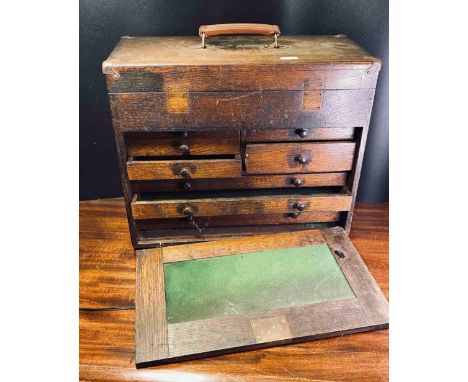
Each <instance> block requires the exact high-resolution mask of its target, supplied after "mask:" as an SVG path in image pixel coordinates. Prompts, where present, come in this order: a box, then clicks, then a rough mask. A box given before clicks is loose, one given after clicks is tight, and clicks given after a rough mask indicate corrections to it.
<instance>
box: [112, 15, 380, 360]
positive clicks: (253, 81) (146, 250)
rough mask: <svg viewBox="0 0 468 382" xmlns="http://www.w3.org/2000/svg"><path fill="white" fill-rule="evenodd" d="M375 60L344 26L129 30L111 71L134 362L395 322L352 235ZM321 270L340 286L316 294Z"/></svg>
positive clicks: (324, 281) (322, 282)
mask: <svg viewBox="0 0 468 382" xmlns="http://www.w3.org/2000/svg"><path fill="white" fill-rule="evenodd" d="M247 35H248V36H247ZM380 66H381V64H380V60H379V59H377V58H375V57H372V56H371V55H369V54H368V53H367V52H365V51H364V50H363V49H361V48H360V47H359V46H358V45H356V44H355V43H353V42H352V41H351V40H349V39H348V38H347V37H346V36H343V35H337V36H280V31H279V28H278V27H277V26H271V25H264V24H223V25H211V26H202V27H200V36H193V37H122V39H121V40H120V42H119V43H118V45H117V46H116V48H115V49H114V51H113V52H112V53H111V55H110V56H109V58H108V59H107V60H106V61H105V62H104V63H103V72H104V74H105V77H106V81H107V88H108V91H109V99H110V105H111V110H112V117H113V125H114V129H115V139H116V143H117V150H118V156H119V160H120V166H121V172H122V182H123V189H124V196H125V203H126V208H127V214H128V221H129V226H130V232H131V238H132V243H133V245H134V247H135V248H136V249H137V280H138V281H137V322H136V346H137V352H136V363H137V365H139V366H144V365H147V364H152V363H158V362H172V361H177V360H183V359H186V358H190V357H201V356H206V355H212V354H218V353H224V352H229V351H235V350H244V349H248V348H255V347H262V346H266V345H272V344H283V343H288V342H293V341H299V340H305V339H311V338H322V337H326V336H329V335H333V334H337V333H338V334H341V333H347V332H353V331H359V330H370V329H373V328H380V327H385V326H386V325H387V324H388V312H387V309H388V307H387V301H386V300H385V298H384V297H383V295H382V293H381V292H380V289H379V288H378V286H377V285H376V283H375V281H374V280H373V279H372V276H371V275H370V274H369V272H368V271H367V268H366V266H365V264H364V263H363V262H362V260H361V259H360V257H359V254H357V252H356V251H355V249H354V247H353V246H352V244H351V243H350V241H349V239H348V237H347V233H348V232H349V230H350V227H351V222H352V215H353V208H354V203H355V199H356V193H357V188H358V184H359V176H360V172H361V165H362V159H363V155H364V149H365V145H366V137H367V132H368V127H369V119H370V115H371V110H372V103H373V98H374V92H375V87H376V82H377V77H378V73H379V70H380ZM173 244H178V245H177V246H174V245H173ZM275 251H277V252H278V251H279V252H278V256H275V255H272V253H276V252H275ZM288 251H292V252H291V254H290V256H289V257H288V256H287V257H286V258H283V256H284V254H285V253H289V252H288ZM301 251H306V252H307V253H305V254H304V253H302V252H301ZM314 251H315V252H314ZM309 252H310V253H309ZM240 254H241V257H240V258H238V257H236V256H239V255H240ZM242 254H249V256H247V255H245V256H244V255H242ZM252 254H255V256H257V257H255V256H253V255H252ZM314 254H315V255H314ZM260 255H261V256H260ZM271 256H272V257H271ZM303 256H305V257H303ZM308 256H309V257H308ZM310 256H312V257H310ZM314 256H316V258H315V257H314ZM314 259H315V260H317V259H318V260H317V261H319V263H315V262H314V261H315V260H314ZM324 259H328V260H326V261H325V260H324ZM322 260H323V261H325V263H321V262H320V261H322ZM295 261H296V263H294V262H295ZM217 262H219V263H217ZM278 262H280V263H281V262H282V263H281V264H280V263H278ZM290 262H292V263H290ZM304 262H305V263H304ZM277 263H278V264H277ZM275 264H276V265H275ZM307 264H309V265H310V266H313V267H319V268H320V269H325V270H326V271H324V272H323V274H322V276H320V275H318V274H314V275H312V274H303V273H302V270H304V269H309V268H307V267H308V266H309V265H307ZM178 266H180V267H181V268H180V269H179V268H178ZM269 267H273V268H272V269H270V276H271V277H273V278H274V277H276V278H274V279H273V280H275V281H274V282H272V279H271V277H270V276H268V277H270V279H268V277H266V276H265V275H264V276H265V277H266V278H265V279H262V277H259V276H258V273H261V272H262V269H268V268H269ZM252 269H257V274H256V275H251V277H250V278H248V277H247V276H248V275H249V274H250V273H251V270H252ZM278 269H283V270H285V269H287V270H288V271H291V272H292V273H291V274H288V275H285V274H284V273H281V274H276V273H275V272H278ZM314 269H315V268H314ZM294 270H295V271H294ZM296 271H297V272H298V273H294V272H296ZM201 275H203V277H202V276H201ZM220 275H223V281H222V282H221V281H220V277H221V276H220ZM330 275H332V276H330ZM320 277H324V278H320ZM256 279H257V280H256ZM258 279H261V280H258ZM197 280H198V281H197ZM215 280H218V281H217V282H218V284H216V281H215ZM229 280H230V281H229ZM278 280H279V281H278ZM281 280H282V281H281ZM287 280H294V282H296V284H297V285H295V287H293V286H291V285H292V284H294V282H292V281H291V282H287ZM330 280H331V281H330ZM197 282H198V283H197ZM282 282H283V284H282ZM330 282H331V283H332V284H330V285H328V284H329V283H330ZM210 283H211V284H210ZM219 283H222V284H224V285H231V287H230V288H225V289H226V290H224V292H223V291H220V292H219V293H218V292H216V293H215V292H214V291H213V290H212V289H210V288H212V286H213V285H218V286H217V287H216V289H217V290H218V289H219V288H218V287H220V285H221V284H219ZM259 283H260V284H261V285H260V284H259ZM301 283H303V284H301ZM311 283H312V284H311ZM314 283H315V284H314ZM333 283H335V284H333ZM273 284H275V285H273ZM345 284H346V285H347V286H349V288H350V289H349V290H348V289H347V288H346V285H345ZM311 285H312V286H313V285H315V287H313V288H312V289H311V290H309V289H308V288H309V287H311ZM317 285H318V287H320V288H322V287H326V286H327V285H328V289H329V290H334V291H335V292H336V293H335V294H336V295H333V293H331V294H330V293H328V292H327V293H325V292H324V294H323V295H321V296H319V297H317V296H315V297H314V298H315V300H314V298H312V300H311V295H313V294H314V293H315V292H316V287H317ZM318 287H317V288H318ZM249 288H250V289H249ZM262 288H266V289H265V290H264V291H263V292H264V293H265V294H264V295H262V294H261V293H260V296H263V297H262V298H263V300H262V298H260V300H258V301H256V297H255V296H254V295H252V294H251V292H252V290H253V289H255V290H256V291H260V292H261V291H262V290H263V289H262ZM314 288H315V289H314ZM320 288H319V289H320ZM221 289H223V288H221ZM234 289H236V290H238V291H240V292H239V293H241V292H242V293H243V294H242V293H241V294H242V296H243V297H242V298H241V297H239V294H238V295H230V294H231V293H233V290H234ZM325 289H326V288H325ZM325 289H324V290H325ZM298 291H299V292H298ZM300 291H309V292H310V293H309V292H307V293H306V294H305V295H304V293H302V294H301V293H300ZM263 292H262V293H263ZM223 293H224V294H223ZM297 295H301V296H302V297H301V298H302V299H301V298H300V297H298V299H297V301H296V300H295V299H294V298H291V299H288V298H287V296H297ZM184 296H185V297H184ZM188 296H190V298H189V297H188ZM256 296H257V297H258V294H256ZM228 297H229V298H228ZM236 298H237V299H239V300H236ZM227 300H229V303H230V304H232V306H224V305H223V304H224V303H223V302H222V301H227ZM254 300H255V301H256V302H255V301H254ZM266 300H268V301H269V304H265V301H266ZM291 300H294V301H291ZM233 301H234V302H233ZM235 301H237V302H235ZM246 301H249V303H246ZM207 304H208V305H207ZM182 306H185V307H186V310H185V311H184V310H183V309H181V307H182Z"/></svg>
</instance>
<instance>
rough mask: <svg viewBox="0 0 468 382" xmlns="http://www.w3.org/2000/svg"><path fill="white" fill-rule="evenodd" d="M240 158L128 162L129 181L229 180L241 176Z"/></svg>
mask: <svg viewBox="0 0 468 382" xmlns="http://www.w3.org/2000/svg"><path fill="white" fill-rule="evenodd" d="M241 172H242V164H241V160H240V157H236V158H233V159H206V160H205V159H203V160H202V159H201V160H147V161H145V160H130V161H128V162H127V174H128V179H129V180H130V181H133V180H156V179H196V178H231V177H238V176H241Z"/></svg>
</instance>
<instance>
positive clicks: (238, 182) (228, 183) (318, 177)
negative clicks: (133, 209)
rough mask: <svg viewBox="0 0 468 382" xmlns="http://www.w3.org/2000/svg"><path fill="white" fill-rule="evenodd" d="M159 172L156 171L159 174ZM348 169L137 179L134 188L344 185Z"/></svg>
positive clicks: (231, 188)
mask: <svg viewBox="0 0 468 382" xmlns="http://www.w3.org/2000/svg"><path fill="white" fill-rule="evenodd" d="M156 176H157V174H156ZM347 177H348V174H347V173H345V172H336V173H324V174H295V175H250V176H241V177H239V178H216V179H173V180H158V181H134V182H132V189H133V192H152V191H181V190H191V191H197V190H242V189H255V188H256V189H268V188H298V189H300V188H304V187H323V186H344V185H346V181H347Z"/></svg>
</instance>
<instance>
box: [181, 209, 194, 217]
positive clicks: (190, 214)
mask: <svg viewBox="0 0 468 382" xmlns="http://www.w3.org/2000/svg"><path fill="white" fill-rule="evenodd" d="M182 213H183V214H184V215H185V216H187V217H188V218H193V209H192V208H191V207H190V206H187V207H184V209H183V210H182Z"/></svg>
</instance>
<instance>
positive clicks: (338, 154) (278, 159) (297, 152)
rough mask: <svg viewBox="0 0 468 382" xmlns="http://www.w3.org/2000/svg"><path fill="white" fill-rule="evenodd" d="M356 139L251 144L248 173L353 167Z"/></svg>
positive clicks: (339, 169) (324, 170)
mask: <svg viewBox="0 0 468 382" xmlns="http://www.w3.org/2000/svg"><path fill="white" fill-rule="evenodd" d="M355 146H356V144H355V143H354V142H340V143H271V144H248V145H247V148H246V160H245V162H246V170H247V172H248V173H249V174H275V173H301V172H332V171H348V170H351V168H352V165H353V161H354V150H355Z"/></svg>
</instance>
